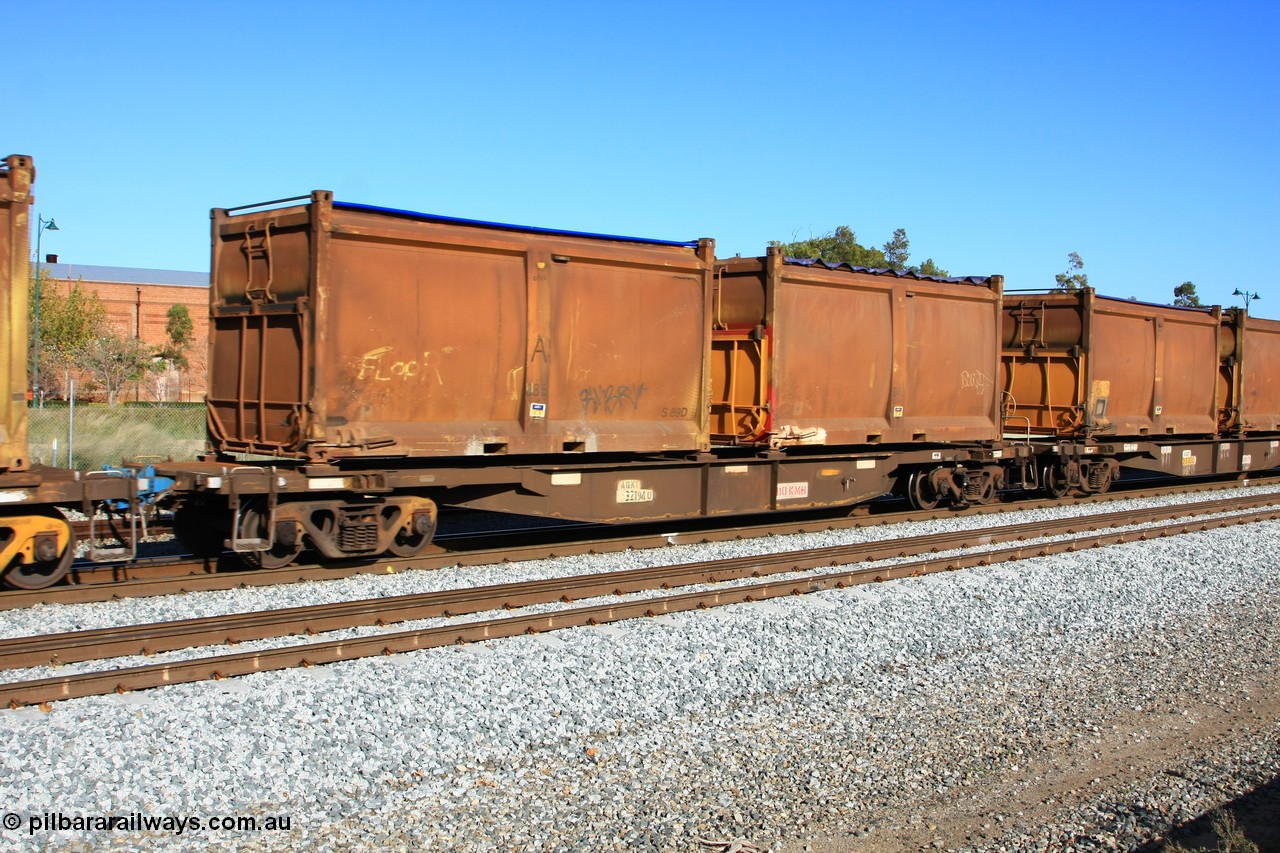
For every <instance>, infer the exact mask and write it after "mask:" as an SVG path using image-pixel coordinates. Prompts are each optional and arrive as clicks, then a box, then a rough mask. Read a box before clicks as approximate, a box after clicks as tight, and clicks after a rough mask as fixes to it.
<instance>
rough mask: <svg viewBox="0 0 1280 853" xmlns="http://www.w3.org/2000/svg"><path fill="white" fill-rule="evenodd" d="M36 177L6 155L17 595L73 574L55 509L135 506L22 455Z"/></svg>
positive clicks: (11, 578) (8, 404) (123, 484)
mask: <svg viewBox="0 0 1280 853" xmlns="http://www.w3.org/2000/svg"><path fill="white" fill-rule="evenodd" d="M35 177H36V169H35V164H34V163H33V162H32V160H31V158H30V157H26V156H22V155H11V156H9V157H6V158H5V159H4V163H3V166H0V312H3V316H2V318H0V329H2V330H3V331H2V332H0V581H3V583H4V584H5V585H7V586H10V587H17V588H19V589H38V588H40V587H44V586H48V585H50V584H52V583H55V582H57V581H58V580H60V579H61V578H62V577H63V576H65V575H66V573H67V571H68V570H69V569H70V568H71V563H72V561H73V560H74V558H75V554H76V536H75V532H74V531H73V530H72V528H71V524H70V523H69V522H68V521H67V518H66V516H65V515H63V514H62V513H61V512H59V511H58V508H59V507H65V508H68V509H75V510H80V511H84V512H85V513H86V514H88V515H89V516H90V517H91V518H92V517H94V515H95V512H94V510H95V508H96V507H99V506H101V505H102V504H103V502H105V501H121V502H124V503H125V505H127V506H129V507H133V506H135V505H136V496H137V491H136V488H137V485H138V482H137V480H136V479H135V478H132V477H124V476H119V475H118V473H108V472H97V473H91V474H81V473H80V472H78V471H67V470H63V469H58V468H51V467H49V466H47V465H38V464H33V463H32V461H31V458H30V455H29V453H28V450H29V448H28V443H27V359H28V356H29V352H28V349H27V340H28V339H27V309H28V295H27V294H28V292H27V286H28V282H29V281H30V280H31V268H30V260H29V250H30V245H31V243H30V237H29V234H30V228H31V213H30V210H31V206H32V204H34V202H35V197H34V196H33V195H32V192H31V187H32V184H33V183H34V182H35ZM129 515H130V517H131V518H133V517H136V513H132V512H131V513H129ZM131 541H133V540H132V539H131ZM131 555H132V551H131V550H130V551H128V552H126V551H125V550H124V549H120V548H111V549H102V550H99V551H97V552H96V556H99V557H103V558H105V557H108V556H111V557H121V556H131Z"/></svg>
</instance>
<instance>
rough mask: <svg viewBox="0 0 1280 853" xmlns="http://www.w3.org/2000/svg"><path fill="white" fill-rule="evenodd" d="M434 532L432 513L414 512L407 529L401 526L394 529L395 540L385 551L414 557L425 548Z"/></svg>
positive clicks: (400, 555) (434, 524)
mask: <svg viewBox="0 0 1280 853" xmlns="http://www.w3.org/2000/svg"><path fill="white" fill-rule="evenodd" d="M435 532H436V523H435V519H434V518H433V517H432V515H431V514H430V513H426V512H415V513H414V514H413V518H412V519H411V523H410V525H409V527H408V529H405V528H403V527H402V528H401V529H399V530H397V531H396V538H395V541H393V542H392V543H391V546H390V547H389V548H387V551H389V552H390V553H392V554H394V555H395V556H397V557H402V558H409V557H416V556H418V555H419V554H421V553H422V552H423V551H425V550H427V546H428V545H430V544H431V537H432V536H434V535H435Z"/></svg>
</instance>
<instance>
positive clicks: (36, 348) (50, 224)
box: [31, 214, 61, 408]
mask: <svg viewBox="0 0 1280 853" xmlns="http://www.w3.org/2000/svg"><path fill="white" fill-rule="evenodd" d="M36 221H37V222H38V223H39V225H38V227H37V228H36V311H35V330H34V331H33V333H32V341H33V342H34V343H33V349H32V351H31V387H32V390H34V391H35V394H36V399H37V400H38V403H37V405H39V406H40V407H41V408H44V395H43V394H41V393H40V238H41V237H43V236H44V232H45V230H46V229H48V230H49V231H59V230H61V229H60V228H58V225H57V223H55V222H54V221H53V217H52V216H51V217H49V220H48V221H47V222H46V221H45V220H44V219H43V218H41V217H40V215H39V214H36Z"/></svg>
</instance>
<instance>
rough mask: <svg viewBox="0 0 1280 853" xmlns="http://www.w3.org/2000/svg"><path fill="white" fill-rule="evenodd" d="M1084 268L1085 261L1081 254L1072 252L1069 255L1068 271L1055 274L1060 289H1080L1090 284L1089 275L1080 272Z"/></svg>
mask: <svg viewBox="0 0 1280 853" xmlns="http://www.w3.org/2000/svg"><path fill="white" fill-rule="evenodd" d="M1082 269H1084V261H1082V260H1081V259H1080V255H1079V254H1077V253H1076V252H1071V253H1070V254H1069V255H1067V271H1066V272H1060V273H1058V274H1057V275H1055V276H1054V279H1055V280H1056V281H1057V282H1058V290H1080V289H1082V288H1085V287H1088V286H1089V276H1087V275H1085V274H1084V273H1082V272H1080V270H1082Z"/></svg>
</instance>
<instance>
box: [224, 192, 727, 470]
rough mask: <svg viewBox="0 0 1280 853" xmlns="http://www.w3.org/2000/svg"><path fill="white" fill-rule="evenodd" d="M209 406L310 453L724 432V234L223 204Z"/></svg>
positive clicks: (445, 449) (227, 421)
mask: <svg viewBox="0 0 1280 853" xmlns="http://www.w3.org/2000/svg"><path fill="white" fill-rule="evenodd" d="M213 219H214V222H213V266H212V279H213V281H212V284H213V287H212V293H211V299H212V323H211V332H210V336H211V341H210V345H211V357H210V363H211V365H212V371H211V377H210V382H211V388H210V395H209V407H210V409H209V410H210V425H211V432H212V434H213V436H214V441H215V446H216V448H217V449H219V450H222V451H234V450H246V449H251V450H256V451H258V452H269V453H270V452H275V453H281V454H288V455H302V456H307V457H310V458H317V459H318V458H336V457H342V456H358V455H364V456H464V455H498V454H545V453H564V452H611V451H615V452H630V453H657V452H685V451H699V450H703V449H706V448H707V447H708V446H709V442H708V437H707V420H708V419H707V414H706V406H705V389H706V387H707V371H708V354H707V353H708V350H709V345H708V339H709V336H710V290H711V271H712V264H713V260H714V257H713V252H714V244H713V243H712V241H710V240H705V241H701V243H700V244H697V245H693V246H690V245H676V244H660V243H656V242H643V241H637V242H629V241H624V240H620V239H607V238H596V237H591V236H587V235H576V234H568V233H551V232H545V231H532V230H529V231H525V230H522V229H514V228H506V229H504V228H502V227H496V226H495V227H487V226H482V225H479V224H474V223H470V224H469V223H463V222H459V221H442V220H432V219H430V218H426V217H422V216H418V215H412V214H402V215H401V214H397V213H396V212H391V211H378V210H375V209H368V208H356V207H355V206H344V205H335V204H334V203H333V201H332V197H331V195H330V194H329V193H325V192H317V193H314V194H313V195H312V197H311V201H310V203H309V204H304V205H297V206H293V207H286V208H282V209H275V210H270V211H266V212H263V211H255V212H248V213H241V214H235V213H231V212H227V211H214V213H213Z"/></svg>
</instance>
